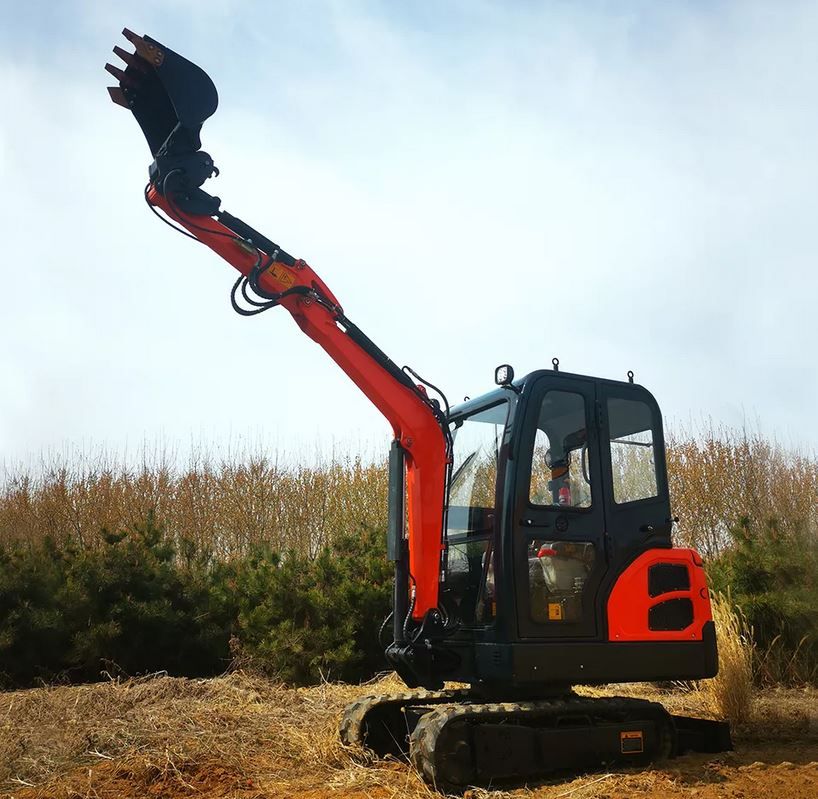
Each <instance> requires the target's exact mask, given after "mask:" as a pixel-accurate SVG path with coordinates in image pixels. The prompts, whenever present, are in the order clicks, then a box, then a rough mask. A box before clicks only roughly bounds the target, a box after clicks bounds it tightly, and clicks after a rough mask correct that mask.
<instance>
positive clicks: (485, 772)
mask: <svg viewBox="0 0 818 799" xmlns="http://www.w3.org/2000/svg"><path fill="white" fill-rule="evenodd" d="M341 738H342V740H343V741H344V743H345V744H348V745H360V746H363V747H365V748H366V749H368V750H370V751H371V752H373V753H374V754H375V755H377V756H378V757H387V756H393V757H398V758H402V759H404V760H409V761H410V762H411V763H412V765H413V766H414V767H415V768H416V769H417V770H418V771H419V772H420V774H421V775H422V776H423V778H424V779H425V780H426V781H427V782H428V783H429V784H430V785H433V786H435V787H436V788H437V789H438V790H443V791H457V790H462V789H463V788H465V787H467V786H469V785H489V784H494V783H497V782H516V783H520V782H525V781H528V780H536V779H541V778H543V777H547V776H548V775H550V774H552V773H554V772H559V771H570V770H574V771H576V770H587V769H594V768H600V767H603V766H608V765H611V764H614V763H618V764H633V765H638V764H644V763H647V762H651V761H655V760H661V759H664V758H667V757H673V756H676V755H679V754H683V753H685V752H688V751H698V752H720V751H725V750H727V749H732V743H731V740H730V731H729V726H728V725H727V724H726V723H723V722H717V721H709V720H703V719H690V718H687V717H684V716H674V715H671V714H670V713H669V712H668V711H667V710H666V709H665V708H664V707H663V706H662V705H660V704H658V703H656V702H650V701H648V700H644V699H633V698H625V697H606V698H590V697H582V696H577V695H576V694H573V693H570V692H569V693H566V694H564V695H562V696H556V697H552V698H548V699H536V700H529V701H514V702H486V701H485V699H484V698H482V697H479V696H477V695H475V694H472V693H470V692H469V690H467V689H466V690H452V691H437V692H427V691H417V692H412V693H404V694H393V695H387V696H368V697H364V698H362V699H359V700H358V701H356V702H354V703H352V704H351V705H350V706H349V707H347V709H346V711H345V712H344V715H343V718H342V721H341Z"/></svg>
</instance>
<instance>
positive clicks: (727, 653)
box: [697, 593, 753, 723]
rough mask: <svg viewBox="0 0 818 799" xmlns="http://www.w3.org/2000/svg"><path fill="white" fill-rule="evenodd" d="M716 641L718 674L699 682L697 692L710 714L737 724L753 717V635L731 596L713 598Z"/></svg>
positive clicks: (716, 594)
mask: <svg viewBox="0 0 818 799" xmlns="http://www.w3.org/2000/svg"><path fill="white" fill-rule="evenodd" d="M710 601H711V606H712V609H713V621H714V622H715V624H716V639H717V640H718V645H719V673H718V674H717V675H716V676H715V677H714V678H713V679H710V680H700V681H699V682H698V683H697V689H698V690H699V691H700V692H701V693H702V694H703V696H704V698H705V700H706V703H707V705H708V706H709V708H710V710H711V711H712V712H713V713H715V714H717V715H718V716H721V717H722V718H726V719H730V720H731V721H733V722H735V723H741V722H744V721H746V720H747V719H748V718H749V717H750V710H751V706H752V699H753V634H752V630H751V629H750V628H749V626H748V624H747V621H746V619H745V618H744V616H743V615H742V613H741V611H740V610H739V609H737V608H736V607H735V606H734V605H733V603H732V602H731V601H730V597H729V596H725V595H724V594H719V593H713V594H712V595H711V597H710Z"/></svg>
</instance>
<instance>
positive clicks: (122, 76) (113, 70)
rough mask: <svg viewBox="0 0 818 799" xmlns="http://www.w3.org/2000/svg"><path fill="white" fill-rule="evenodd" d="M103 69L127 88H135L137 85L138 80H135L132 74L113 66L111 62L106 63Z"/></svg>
mask: <svg viewBox="0 0 818 799" xmlns="http://www.w3.org/2000/svg"><path fill="white" fill-rule="evenodd" d="M105 69H106V71H107V72H109V73H110V74H111V75H113V76H114V77H115V78H116V79H117V80H118V81H119V83H120V85H121V86H127V87H128V88H129V89H135V88H137V87H138V86H139V81H138V80H136V79H135V78H134V77H133V75H129V74H128V73H127V72H123V71H122V70H121V69H120V68H119V67H115V66H114V65H113V64H106V65H105Z"/></svg>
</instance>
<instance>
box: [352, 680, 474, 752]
mask: <svg viewBox="0 0 818 799" xmlns="http://www.w3.org/2000/svg"><path fill="white" fill-rule="evenodd" d="M469 696H470V692H469V690H468V689H467V688H455V689H451V690H448V691H407V692H405V693H401V694H381V695H372V696H363V697H361V698H360V699H356V700H355V701H354V702H353V703H352V704H350V705H347V707H346V709H345V710H344V713H343V715H342V716H341V724H340V733H341V741H342V742H343V743H344V744H345V745H347V746H363V747H366V742H365V741H364V730H365V722H366V717H367V716H368V715H369V714H370V713H371V712H372V711H373V710H375V709H378V708H381V707H383V706H384V705H399V706H400V705H414V704H419V705H425V704H430V705H437V704H441V703H444V702H462V701H465V700H467V699H468V698H469Z"/></svg>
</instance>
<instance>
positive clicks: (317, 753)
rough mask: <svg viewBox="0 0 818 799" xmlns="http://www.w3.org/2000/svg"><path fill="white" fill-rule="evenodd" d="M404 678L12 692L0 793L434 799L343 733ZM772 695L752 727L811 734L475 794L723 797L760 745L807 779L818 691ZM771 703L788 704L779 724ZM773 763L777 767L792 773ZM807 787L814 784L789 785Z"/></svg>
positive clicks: (0, 711)
mask: <svg viewBox="0 0 818 799" xmlns="http://www.w3.org/2000/svg"><path fill="white" fill-rule="evenodd" d="M401 689H402V685H401V684H400V683H398V682H397V681H396V680H395V679H394V678H393V677H387V678H384V679H382V680H380V681H379V682H378V683H375V684H372V685H367V686H348V685H331V684H325V685H321V686H316V687H314V688H308V689H289V688H285V687H283V686H281V685H277V684H275V683H272V682H269V681H266V680H263V679H258V678H254V677H250V676H247V675H244V674H240V673H239V674H231V675H229V676H225V677H222V678H218V679H213V680H188V679H180V678H169V677H164V676H157V677H152V678H145V679H140V680H129V681H126V682H108V683H100V684H96V685H84V686H74V687H68V686H66V687H53V688H42V689H34V690H29V691H17V692H12V693H6V694H0V796H5V797H11V796H14V797H16V799H45V797H49V799H52V798H53V799H90V797H94V798H95V799H114V797H116V798H117V799H119V798H120V797H125V798H126V799H131V798H132V799H137V798H138V799H144V798H145V797H163V798H164V799H177V797H178V798H179V799H180V798H181V797H192V796H198V797H243V798H244V799H262V797H279V796H303V797H308V799H326V797H329V796H331V795H341V796H345V797H361V799H362V798H363V797H378V799H380V798H381V797H382V798H383V799H391V798H392V797H401V799H404V798H406V799H430V797H432V796H434V795H435V794H433V793H432V792H431V791H430V790H429V788H428V787H427V786H426V785H425V784H424V783H423V782H422V780H421V779H420V778H419V777H418V775H417V774H415V773H414V772H413V771H412V770H411V769H410V768H409V767H408V766H406V765H404V764H399V763H396V762H392V761H380V762H372V761H370V760H368V759H367V758H366V757H365V756H364V754H363V753H361V752H359V751H351V750H348V749H345V748H344V747H343V746H342V745H341V744H340V742H339V739H338V736H337V724H338V718H339V715H340V713H341V711H342V709H343V708H344V706H345V705H346V704H347V703H348V702H350V701H351V700H352V699H354V698H355V697H357V696H360V695H362V694H365V693H381V692H390V691H395V690H401ZM613 690H615V691H616V693H620V694H622V693H624V694H630V695H633V696H647V697H649V698H652V699H658V700H659V701H662V702H663V703H664V704H665V705H666V706H668V708H669V709H671V710H672V711H674V712H679V713H694V714H695V713H702V712H703V711H704V708H703V706H702V701H703V699H702V697H701V696H700V695H699V694H697V693H696V692H683V691H675V692H663V693H660V692H658V691H657V690H656V689H655V688H652V687H651V686H647V685H631V686H616V687H615V688H614V689H613ZM589 692H592V693H596V694H601V693H604V691H603V690H602V689H594V690H593V691H591V690H590V689H589ZM762 704H763V707H764V708H765V717H764V718H760V717H759V718H758V719H757V720H756V721H753V722H752V723H751V724H750V725H748V726H746V727H745V737H746V735H747V734H748V733H753V734H755V735H756V737H766V738H768V739H769V738H770V737H771V732H772V735H773V736H775V737H777V738H779V739H782V738H783V739H787V740H789V741H791V742H794V741H799V742H798V743H790V744H789V745H788V746H789V748H788V749H787V750H786V753H785V754H786V756H785V755H784V754H782V753H781V752H780V751H779V750H775V752H772V753H771V752H770V751H769V750H765V752H766V754H763V753H761V754H760V753H759V750H758V748H757V747H756V748H752V747H751V748H749V749H748V750H747V752H746V753H744V754H739V755H731V754H727V755H720V756H718V757H712V756H694V757H691V758H684V759H682V760H679V761H671V762H670V763H668V764H667V765H666V766H663V767H662V768H661V769H652V768H649V769H647V770H642V771H633V770H628V769H620V770H614V771H610V770H609V771H604V772H598V773H595V774H589V775H580V776H571V775H567V776H562V777H559V778H557V779H555V780H551V781H549V782H546V783H543V784H540V785H538V786H534V787H532V789H530V790H529V789H525V788H523V789H517V790H514V791H513V792H501V791H484V790H474V791H471V792H470V794H471V797H472V798H473V799H489V797H496V799H500V797H509V796H511V795H512V794H513V795H514V796H520V797H522V796H532V795H536V796H537V797H541V799H558V798H559V797H567V796H571V797H573V799H583V798H585V799H590V797H603V796H607V797H630V796H634V795H638V796H645V797H652V798H653V799H658V797H664V796H676V795H687V794H686V793H684V791H683V790H681V789H684V788H685V786H687V785H690V786H691V787H692V786H699V788H701V790H700V791H697V792H698V795H699V797H703V796H704V797H710V796H713V797H715V796H719V795H721V794H720V793H718V792H714V793H710V792H709V791H710V789H711V788H712V789H713V790H714V791H716V789H719V790H720V788H721V787H722V786H721V783H722V782H724V780H725V779H727V778H728V777H729V778H730V779H733V778H736V779H738V777H739V776H740V775H742V774H744V776H743V777H741V779H743V780H746V779H749V778H750V776H752V774H754V773H755V772H752V771H747V772H746V774H745V772H743V771H742V770H743V769H747V768H749V764H751V763H753V762H755V761H756V760H759V759H760V758H765V759H766V760H767V761H768V762H776V763H777V762H780V761H781V760H787V761H795V762H796V764H799V763H800V764H803V767H804V769H806V771H804V772H803V773H802V772H801V771H799V772H798V779H799V781H800V782H799V784H802V783H804V780H805V779H806V778H805V776H804V774H806V775H807V776H809V774H810V773H813V774H814V776H815V777H818V770H816V769H813V772H809V768H810V767H808V766H807V764H809V763H810V762H811V761H814V760H816V759H818V741H816V739H815V737H814V736H815V735H816V734H818V727H816V728H815V730H814V731H813V732H812V733H810V731H809V719H808V714H809V712H812V713H813V714H814V715H815V717H816V718H818V693H816V692H815V691H807V692H799V693H797V696H796V692H793V691H789V692H784V691H782V692H779V693H778V694H777V695H776V696H774V697H772V696H770V697H767V698H765V699H764V700H763V703H762ZM772 708H775V709H776V712H777V714H778V715H777V717H776V719H777V720H776V726H775V727H774V729H773V730H772V731H771V729H770V717H771V710H772ZM810 735H812V736H813V737H812V738H810V737H809V736H810ZM809 741H812V743H808V742H809ZM779 746H780V744H779ZM799 747H800V748H799ZM809 747H812V748H811V749H810V748H809ZM790 765H792V763H790ZM794 768H795V767H794ZM798 768H799V769H800V768H801V766H798ZM774 775H775V777H776V779H779V777H780V772H779V771H774ZM793 776H795V775H794V774H793ZM814 784H816V785H818V783H814ZM680 786H681V789H680ZM4 791H5V793H4ZM735 795H744V796H753V795H754V794H753V793H744V794H735ZM801 795H804V796H809V795H810V794H806V793H805V794H799V793H798V792H797V791H794V792H791V793H790V796H791V797H796V796H801Z"/></svg>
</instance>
